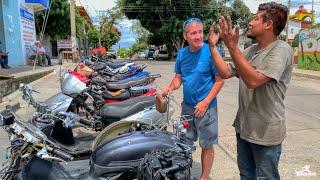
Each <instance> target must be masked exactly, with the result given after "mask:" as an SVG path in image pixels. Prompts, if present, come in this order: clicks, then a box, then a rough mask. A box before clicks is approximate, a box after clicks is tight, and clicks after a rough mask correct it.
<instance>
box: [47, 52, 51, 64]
mask: <svg viewBox="0 0 320 180" xmlns="http://www.w3.org/2000/svg"><path fill="white" fill-rule="evenodd" d="M46 58H47V61H48V65H51V58H50V56H49V55H48V54H46Z"/></svg>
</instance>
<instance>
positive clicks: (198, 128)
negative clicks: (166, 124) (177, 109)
mask: <svg viewBox="0 0 320 180" xmlns="http://www.w3.org/2000/svg"><path fill="white" fill-rule="evenodd" d="M194 110H195V109H194V108H193V107H189V106H187V105H186V104H185V103H183V102H182V103H181V115H191V116H193V117H194ZM189 125H190V127H189V128H188V129H187V140H188V141H189V142H190V143H193V142H195V141H197V139H198V136H199V144H200V147H201V148H206V147H210V146H212V145H213V144H218V109H217V106H214V107H211V108H208V110H207V112H206V113H205V114H204V116H203V117H199V118H195V119H194V120H193V121H190V122H189Z"/></svg>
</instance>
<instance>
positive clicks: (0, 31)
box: [0, 0, 5, 49]
mask: <svg viewBox="0 0 320 180" xmlns="http://www.w3.org/2000/svg"><path fill="white" fill-rule="evenodd" d="M1 1H2V0H0V41H1V43H2V44H1V45H0V46H1V48H2V49H4V43H5V36H4V28H2V27H3V15H2V2H1Z"/></svg>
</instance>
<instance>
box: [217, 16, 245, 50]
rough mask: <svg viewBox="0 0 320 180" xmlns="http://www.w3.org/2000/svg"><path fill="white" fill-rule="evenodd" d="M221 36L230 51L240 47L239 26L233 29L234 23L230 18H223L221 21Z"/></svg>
mask: <svg viewBox="0 0 320 180" xmlns="http://www.w3.org/2000/svg"><path fill="white" fill-rule="evenodd" d="M218 30H219V35H220V37H221V39H222V40H223V42H224V44H225V45H226V46H227V47H228V49H234V48H236V47H237V46H238V40H239V37H240V35H239V26H237V27H236V28H235V29H232V22H231V18H230V16H228V17H227V18H224V17H223V16H221V18H220V19H219V27H218Z"/></svg>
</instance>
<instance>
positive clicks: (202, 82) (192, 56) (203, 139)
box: [163, 18, 224, 180]
mask: <svg viewBox="0 0 320 180" xmlns="http://www.w3.org/2000/svg"><path fill="white" fill-rule="evenodd" d="M183 30H184V32H183V37H184V38H185V40H186V41H187V42H188V44H189V46H187V47H185V48H183V49H181V50H179V52H178V55H177V60H176V64H175V73H176V75H175V77H174V78H173V79H172V81H171V84H170V86H168V87H165V88H164V89H163V94H164V95H166V94H168V93H171V92H172V91H173V90H176V89H178V88H179V87H180V86H181V84H183V102H182V110H181V115H192V116H194V117H195V119H194V120H193V121H192V122H190V128H188V130H187V139H188V140H189V141H190V142H192V143H193V142H194V141H197V139H198V137H199V144H200V146H201V148H202V152H201V166H202V173H201V177H200V179H201V180H207V179H208V177H209V173H210V170H211V167H212V163H213V159H214V149H213V144H217V143H218V112H217V99H216V96H217V94H218V92H219V91H220V89H221V88H222V86H223V84H224V81H223V79H222V78H220V76H219V74H218V72H217V70H216V68H215V65H214V63H213V61H212V59H211V54H210V49H209V46H208V44H206V43H204V42H203V38H204V33H203V25H202V22H201V20H200V19H199V18H190V19H188V20H186V21H185V22H184V25H183Z"/></svg>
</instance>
